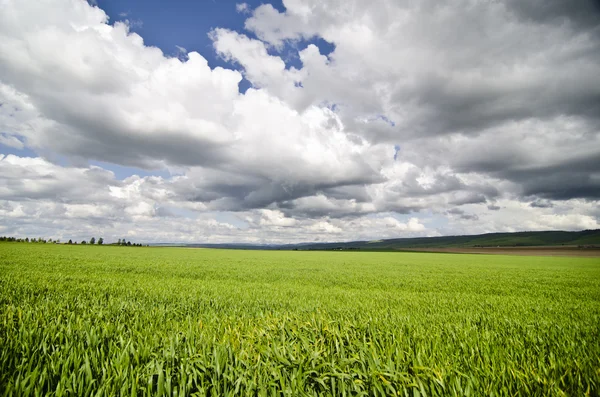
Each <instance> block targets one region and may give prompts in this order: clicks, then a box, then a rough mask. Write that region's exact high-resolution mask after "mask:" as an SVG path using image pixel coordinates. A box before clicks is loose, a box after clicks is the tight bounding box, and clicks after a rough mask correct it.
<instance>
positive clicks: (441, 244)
mask: <svg viewBox="0 0 600 397" xmlns="http://www.w3.org/2000/svg"><path fill="white" fill-rule="evenodd" d="M182 245H185V246H187V247H198V248H231V249H271V250H272V249H290V250H292V249H294V250H336V249H338V250H339V249H342V250H369V251H371V250H372V251H395V250H402V249H415V248H417V249H418V248H471V247H535V246H597V247H600V229H598V230H583V231H580V232H563V231H547V232H516V233H487V234H478V235H471V236H444V237H416V238H395V239H388V240H376V241H351V242H343V243H335V242H334V243H304V244H284V245H260V244H256V245H253V244H182Z"/></svg>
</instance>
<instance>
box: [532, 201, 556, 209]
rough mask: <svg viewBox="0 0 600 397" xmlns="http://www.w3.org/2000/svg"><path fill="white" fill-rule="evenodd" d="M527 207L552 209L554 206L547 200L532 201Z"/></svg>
mask: <svg viewBox="0 0 600 397" xmlns="http://www.w3.org/2000/svg"><path fill="white" fill-rule="evenodd" d="M529 206H530V207H532V208H552V207H554V204H552V203H551V202H550V201H548V200H536V201H532V202H531V203H530V204H529Z"/></svg>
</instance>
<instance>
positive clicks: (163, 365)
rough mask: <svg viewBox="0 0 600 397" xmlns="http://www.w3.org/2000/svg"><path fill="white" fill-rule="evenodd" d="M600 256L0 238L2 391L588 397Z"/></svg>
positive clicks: (597, 372)
mask: <svg viewBox="0 0 600 397" xmlns="http://www.w3.org/2000/svg"><path fill="white" fill-rule="evenodd" d="M599 394H600V260H599V259H598V258H575V257H568V258H567V257H563V258H556V257H533V256H527V257H524V256H501V255H461V254H433V253H406V252H403V253H383V252H381V253H363V252H301V251H287V252H284V251H234V250H208V249H185V248H133V247H110V246H102V247H99V246H89V245H88V246H59V245H49V244H45V245H44V244H12V243H2V244H0V395H2V396H33V395H52V396H150V395H152V396H188V395H189V396H192V395H193V396H205V395H210V396H238V395H240V396H247V395H249V396H314V395H333V396H338V395H339V396H361V395H363V396H376V395H380V396H383V395H398V396H442V395H443V396H469V395H471V396H492V395H493V396H516V395H523V396H529V395H531V396H561V395H568V396H584V395H590V396H597V395H599Z"/></svg>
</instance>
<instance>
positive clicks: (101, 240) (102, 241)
mask: <svg viewBox="0 0 600 397" xmlns="http://www.w3.org/2000/svg"><path fill="white" fill-rule="evenodd" d="M102 244H104V239H103V238H102V237H100V238H99V239H98V245H102Z"/></svg>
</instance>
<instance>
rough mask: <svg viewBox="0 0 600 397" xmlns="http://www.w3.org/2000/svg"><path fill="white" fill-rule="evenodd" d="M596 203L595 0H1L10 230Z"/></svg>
mask: <svg viewBox="0 0 600 397" xmlns="http://www.w3.org/2000/svg"><path fill="white" fill-rule="evenodd" d="M191 3H194V4H191ZM599 201H600V3H599V2H598V1H596V0H452V1H449V2H441V3H440V2H439V1H433V0H378V1H373V0H343V1H342V0H329V1H326V2H324V1H321V0H284V1H283V2H282V3H281V2H276V3H272V4H261V3H260V1H255V2H248V3H241V2H238V3H236V2H235V1H220V0H219V1H199V2H189V1H187V0H177V1H175V0H174V1H170V2H164V1H158V0H151V1H146V0H125V1H121V0H119V1H117V0H97V1H91V0H90V1H88V2H85V1H83V0H0V235H13V236H23V237H24V236H30V237H32V236H35V237H38V236H43V237H52V238H61V239H69V238H75V239H82V238H86V239H89V238H90V237H92V236H96V237H99V236H103V237H104V239H105V240H107V241H113V240H116V239H117V238H127V239H128V240H132V241H136V242H147V243H152V242H211V243H222V242H260V243H287V242H304V241H343V240H354V239H380V238H393V237H411V236H436V235H450V234H477V233H485V232H496V231H520V230H581V229H595V228H600V205H599V204H600V203H599Z"/></svg>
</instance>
